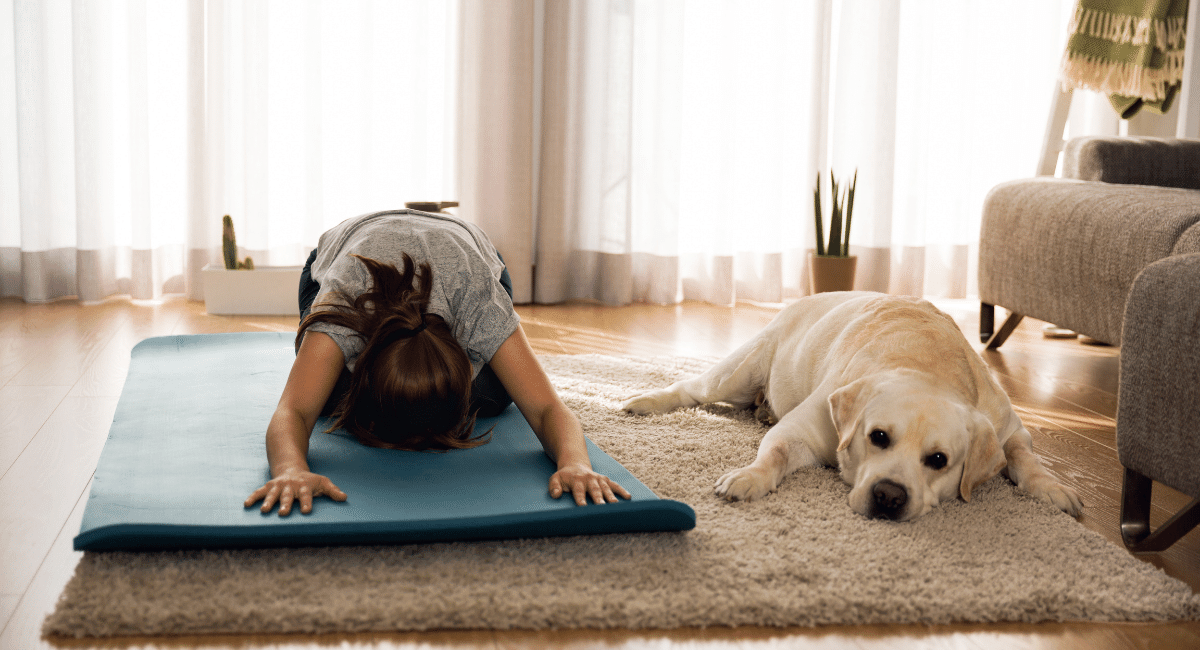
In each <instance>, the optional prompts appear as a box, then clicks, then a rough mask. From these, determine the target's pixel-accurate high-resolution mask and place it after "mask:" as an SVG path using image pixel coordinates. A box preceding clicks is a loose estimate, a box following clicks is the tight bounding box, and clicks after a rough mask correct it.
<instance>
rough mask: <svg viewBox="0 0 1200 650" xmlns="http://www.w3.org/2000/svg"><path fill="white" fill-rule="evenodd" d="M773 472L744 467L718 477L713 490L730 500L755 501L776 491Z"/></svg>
mask: <svg viewBox="0 0 1200 650" xmlns="http://www.w3.org/2000/svg"><path fill="white" fill-rule="evenodd" d="M775 487H776V485H775V479H774V478H773V477H772V476H771V473H770V472H768V471H767V470H765V469H760V468H758V467H753V466H751V467H743V468H741V469H735V470H733V471H732V472H729V473H728V474H726V475H724V476H722V477H721V478H719V479H717V484H716V485H715V486H714V487H713V491H714V492H716V493H717V496H719V497H725V498H726V499H728V500H730V501H753V500H754V499H761V498H763V497H765V496H767V495H768V494H770V493H772V492H774V491H775Z"/></svg>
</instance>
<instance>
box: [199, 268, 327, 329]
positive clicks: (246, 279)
mask: <svg viewBox="0 0 1200 650" xmlns="http://www.w3.org/2000/svg"><path fill="white" fill-rule="evenodd" d="M302 270H304V269H303V267H300V266H264V267H260V268H256V269H254V270H253V271H230V270H228V269H226V268H225V267H224V266H217V265H214V264H209V265H208V266H206V267H204V268H203V269H201V273H202V274H203V275H204V307H205V309H206V310H207V311H208V313H210V314H219V315H228V314H255V315H275V316H296V317H297V318H298V317H299V316H300V306H299V304H297V297H296V296H297V294H298V293H299V287H300V271H302Z"/></svg>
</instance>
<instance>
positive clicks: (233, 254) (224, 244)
mask: <svg viewBox="0 0 1200 650" xmlns="http://www.w3.org/2000/svg"><path fill="white" fill-rule="evenodd" d="M221 224H222V228H221V250H222V252H223V253H225V268H226V269H228V270H230V271H233V270H236V269H237V267H238V261H237V235H234V234H233V219H232V218H230V216H229V215H225V218H223V219H221Z"/></svg>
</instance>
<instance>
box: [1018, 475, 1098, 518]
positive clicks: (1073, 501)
mask: <svg viewBox="0 0 1200 650" xmlns="http://www.w3.org/2000/svg"><path fill="white" fill-rule="evenodd" d="M1021 487H1022V489H1023V490H1024V491H1025V492H1026V493H1027V494H1029V496H1031V497H1033V498H1035V499H1038V500H1040V501H1045V502H1046V503H1049V504H1051V505H1053V506H1054V507H1056V508H1058V509H1059V510H1062V511H1063V512H1065V513H1067V514H1069V515H1071V516H1072V517H1078V516H1079V515H1080V514H1082V513H1083V501H1082V500H1081V499H1080V498H1079V493H1077V492H1076V491H1075V490H1073V489H1072V488H1069V487H1067V486H1065V485H1063V484H1062V483H1059V482H1058V481H1056V480H1054V478H1053V477H1051V476H1037V477H1034V478H1031V479H1030V480H1029V481H1028V484H1027V485H1023V486H1021Z"/></svg>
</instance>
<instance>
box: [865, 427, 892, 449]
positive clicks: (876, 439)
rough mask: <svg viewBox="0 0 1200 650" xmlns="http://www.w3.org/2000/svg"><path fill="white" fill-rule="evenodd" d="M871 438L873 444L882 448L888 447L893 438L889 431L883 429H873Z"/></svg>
mask: <svg viewBox="0 0 1200 650" xmlns="http://www.w3.org/2000/svg"><path fill="white" fill-rule="evenodd" d="M870 438H871V444H873V445H875V446H876V447H879V448H880V449H887V447H888V445H889V444H891V442H892V441H891V439H890V438H888V434H887V432H886V431H884V430H883V429H874V430H872V431H871V435H870Z"/></svg>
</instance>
